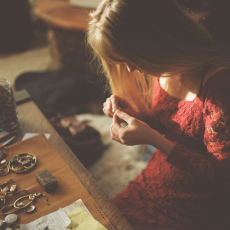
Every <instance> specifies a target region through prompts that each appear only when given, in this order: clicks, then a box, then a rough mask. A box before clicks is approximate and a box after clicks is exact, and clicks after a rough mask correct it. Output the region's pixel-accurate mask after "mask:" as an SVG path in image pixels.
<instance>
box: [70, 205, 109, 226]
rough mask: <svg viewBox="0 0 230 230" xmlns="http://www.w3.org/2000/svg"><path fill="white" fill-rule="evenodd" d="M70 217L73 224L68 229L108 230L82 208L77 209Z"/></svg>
mask: <svg viewBox="0 0 230 230" xmlns="http://www.w3.org/2000/svg"><path fill="white" fill-rule="evenodd" d="M68 217H69V218H70V220H71V224H70V225H69V226H68V227H67V229H72V230H86V229H93V230H106V228H105V227H104V226H103V225H102V224H100V223H99V222H98V221H96V220H95V219H94V218H93V217H92V216H90V215H89V214H88V213H87V212H85V211H84V210H83V209H82V208H81V207H79V208H77V209H75V210H74V211H72V212H70V213H68Z"/></svg>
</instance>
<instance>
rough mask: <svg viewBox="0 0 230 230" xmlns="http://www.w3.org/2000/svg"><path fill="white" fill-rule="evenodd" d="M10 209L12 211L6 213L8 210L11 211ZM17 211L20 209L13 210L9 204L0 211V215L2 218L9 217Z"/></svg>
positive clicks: (12, 206)
mask: <svg viewBox="0 0 230 230" xmlns="http://www.w3.org/2000/svg"><path fill="white" fill-rule="evenodd" d="M12 208H13V210H12V211H8V209H9V210H10V209H12ZM5 209H6V210H7V211H8V212H5ZM18 210H20V208H15V207H14V205H13V204H9V205H6V206H4V207H3V208H2V209H1V214H2V215H3V216H6V215H9V214H12V213H15V212H17V211H18Z"/></svg>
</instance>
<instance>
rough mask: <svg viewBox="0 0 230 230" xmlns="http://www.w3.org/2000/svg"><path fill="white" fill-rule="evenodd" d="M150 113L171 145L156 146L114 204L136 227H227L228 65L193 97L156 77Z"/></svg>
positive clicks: (229, 159)
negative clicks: (173, 92)
mask: <svg viewBox="0 0 230 230" xmlns="http://www.w3.org/2000/svg"><path fill="white" fill-rule="evenodd" d="M152 117H153V119H154V121H157V122H158V123H159V124H160V126H161V127H162V128H163V129H162V130H161V131H163V133H164V135H165V137H166V138H168V139H169V140H171V141H173V142H174V143H175V147H174V149H173V151H172V153H171V154H170V156H169V157H166V155H165V154H163V153H161V152H160V151H156V152H154V153H153V154H152V156H151V158H150V160H149V163H148V165H147V167H146V169H144V170H143V171H142V173H141V175H140V176H138V177H137V178H135V179H134V180H133V181H131V182H130V183H129V185H128V187H127V188H126V189H125V190H124V191H123V192H121V193H120V194H118V195H117V196H116V197H115V198H114V199H113V202H114V203H115V205H116V206H117V207H118V208H119V210H120V211H121V212H122V214H123V215H124V216H125V217H126V218H127V220H128V221H129V222H130V223H131V225H132V226H133V227H134V229H140V230H148V229H154V230H157V229H160V230H165V229H175V230H179V229H191V230H206V229H207V230H209V229H215V230H222V229H230V70H222V71H220V72H218V73H217V74H215V75H213V76H212V77H211V78H209V80H208V81H207V82H206V83H205V85H204V86H203V87H202V88H201V90H200V92H199V93H198V95H197V97H196V98H195V99H194V100H193V101H185V100H181V99H177V98H174V97H172V96H170V95H169V94H167V92H165V91H164V90H163V89H162V88H161V86H160V84H159V83H157V84H156V85H155V89H154V97H153V114H152Z"/></svg>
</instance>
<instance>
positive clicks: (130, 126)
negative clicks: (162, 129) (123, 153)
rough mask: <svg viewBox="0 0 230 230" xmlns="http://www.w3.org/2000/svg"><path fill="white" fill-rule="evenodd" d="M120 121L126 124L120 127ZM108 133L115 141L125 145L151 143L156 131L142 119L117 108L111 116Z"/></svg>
mask: <svg viewBox="0 0 230 230" xmlns="http://www.w3.org/2000/svg"><path fill="white" fill-rule="evenodd" d="M122 122H126V123H127V126H125V127H122V126H121V125H120V124H121V123H122ZM110 133H111V137H112V139H113V140H115V141H118V142H120V143H122V144H125V145H138V144H152V142H153V139H154V136H155V135H156V134H157V131H155V130H154V129H152V128H151V127H150V126H149V125H148V124H146V123H144V122H143V121H141V120H138V119H136V118H134V117H131V116H130V115H128V114H127V113H125V112H122V111H121V110H119V109H117V110H116V112H115V113H114V116H113V123H112V125H111V127H110ZM154 134H155V135H154Z"/></svg>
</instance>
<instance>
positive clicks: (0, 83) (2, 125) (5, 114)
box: [0, 78, 19, 132]
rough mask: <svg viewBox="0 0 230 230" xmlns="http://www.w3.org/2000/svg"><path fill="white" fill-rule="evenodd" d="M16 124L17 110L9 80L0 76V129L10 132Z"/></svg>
mask: <svg viewBox="0 0 230 230" xmlns="http://www.w3.org/2000/svg"><path fill="white" fill-rule="evenodd" d="M18 124H19V119H18V111H17V107H16V104H15V101H14V95H13V91H12V88H11V84H10V81H9V80H7V79H4V78H0V129H3V130H5V131H8V132H11V131H14V130H15V129H16V128H17V127H18Z"/></svg>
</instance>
